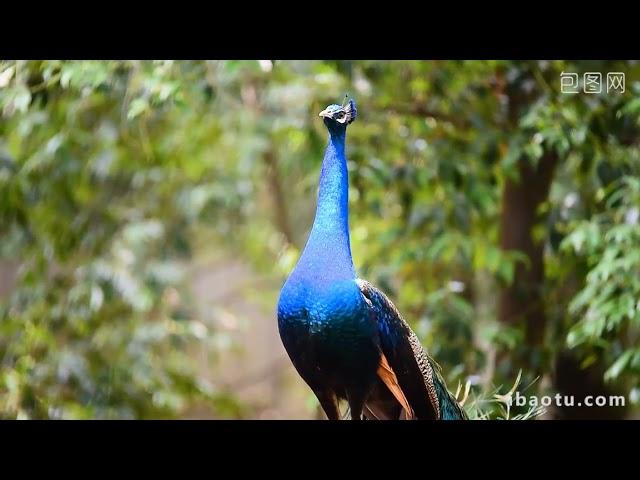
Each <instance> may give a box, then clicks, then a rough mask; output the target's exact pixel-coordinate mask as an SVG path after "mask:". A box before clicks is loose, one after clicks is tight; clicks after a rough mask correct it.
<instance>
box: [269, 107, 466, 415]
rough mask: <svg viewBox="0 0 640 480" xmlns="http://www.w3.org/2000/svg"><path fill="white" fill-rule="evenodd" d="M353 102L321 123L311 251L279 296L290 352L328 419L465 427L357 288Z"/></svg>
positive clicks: (409, 344)
mask: <svg viewBox="0 0 640 480" xmlns="http://www.w3.org/2000/svg"><path fill="white" fill-rule="evenodd" d="M356 114H357V111H356V106H355V103H354V101H353V100H349V101H348V102H347V103H346V104H345V105H330V106H328V107H327V108H326V109H325V110H323V111H322V112H321V113H320V116H321V117H322V118H323V121H324V124H325V126H326V127H327V129H328V132H329V141H328V144H327V148H326V150H325V155H324V159H323V162H322V171H321V174H320V187H319V193H318V203H317V207H316V215H315V219H314V222H313V227H312V229H311V232H310V234H309V238H308V240H307V243H306V245H305V248H304V250H303V252H302V255H301V256H300V259H299V260H298V263H297V264H296V266H295V268H294V269H293V271H292V272H291V274H290V275H289V277H288V279H287V281H286V282H285V284H284V286H283V287H282V290H281V292H280V299H279V301H278V328H279V331H280V337H281V339H282V342H283V345H284V347H285V350H286V351H287V353H288V354H289V357H290V359H291V361H292V363H293V365H294V367H295V368H296V370H297V371H298V373H299V374H300V376H301V377H302V378H303V379H304V380H305V382H306V383H307V384H308V385H309V387H310V388H311V389H312V390H313V392H314V393H315V395H316V397H317V398H318V400H319V402H320V404H321V406H322V408H323V410H324V411H325V413H326V415H327V417H328V418H329V419H331V420H338V419H339V418H340V411H339V408H338V401H339V400H341V399H344V400H346V401H347V402H348V403H349V408H350V411H351V418H353V419H361V418H362V416H363V415H364V417H365V418H369V419H401V418H408V419H414V418H415V419H463V418H466V415H465V413H464V411H463V410H462V408H461V407H460V405H459V404H458V403H457V401H456V399H455V398H454V397H453V396H452V395H451V394H450V393H449V392H448V390H447V387H446V384H445V382H444V380H443V378H442V376H441V375H440V373H439V371H438V367H437V365H436V364H435V362H434V361H433V360H432V359H431V358H430V357H429V356H428V355H427V354H426V352H425V351H424V349H423V348H422V346H421V345H420V342H419V341H418V338H417V337H416V335H415V333H414V332H413V331H412V330H411V328H410V327H409V325H408V324H407V323H406V322H405V320H404V319H403V318H402V316H401V315H400V313H399V312H398V310H397V309H396V307H395V306H394V305H393V303H392V302H391V301H390V300H389V299H388V298H387V297H386V295H385V294H384V293H382V292H381V291H380V290H379V289H377V288H376V287H374V286H373V285H371V284H370V283H368V282H366V281H364V280H361V279H358V278H357V276H356V272H355V269H354V266H353V259H352V256H351V244H350V237H349V206H348V188H349V178H348V172H347V159H346V154H345V142H346V131H347V126H348V125H349V124H350V123H351V122H353V120H355V118H356Z"/></svg>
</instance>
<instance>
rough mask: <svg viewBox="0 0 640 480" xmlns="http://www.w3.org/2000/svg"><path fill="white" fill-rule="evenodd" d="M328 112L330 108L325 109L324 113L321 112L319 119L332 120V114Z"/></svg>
mask: <svg viewBox="0 0 640 480" xmlns="http://www.w3.org/2000/svg"><path fill="white" fill-rule="evenodd" d="M327 110H329V109H328V108H325V109H324V110H323V111H321V112H320V113H319V114H318V116H319V117H328V118H331V113H329V112H328V111H327Z"/></svg>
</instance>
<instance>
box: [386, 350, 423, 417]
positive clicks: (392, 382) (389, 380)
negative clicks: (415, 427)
mask: <svg viewBox="0 0 640 480" xmlns="http://www.w3.org/2000/svg"><path fill="white" fill-rule="evenodd" d="M378 377H380V380H382V381H383V382H384V384H385V385H386V386H387V388H388V389H389V390H390V391H391V393H392V394H393V396H394V397H395V398H396V400H397V401H398V403H400V405H402V408H403V410H404V411H405V417H406V418H408V419H412V418H414V415H413V408H411V405H409V401H408V400H407V397H406V396H405V395H404V392H403V391H402V388H401V387H400V384H399V383H398V377H396V374H395V373H394V372H393V370H392V368H391V367H390V366H389V362H388V361H387V357H385V356H384V353H383V354H382V355H381V356H380V366H379V367H378Z"/></svg>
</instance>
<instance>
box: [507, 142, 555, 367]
mask: <svg viewBox="0 0 640 480" xmlns="http://www.w3.org/2000/svg"><path fill="white" fill-rule="evenodd" d="M557 162H558V157H557V155H556V153H555V152H548V153H546V154H544V155H543V156H542V157H541V158H540V160H539V162H538V163H537V165H535V166H534V165H533V162H531V161H530V160H529V159H527V158H524V157H523V158H521V159H520V161H519V163H518V174H519V178H518V179H515V180H514V179H509V180H508V181H507V182H506V185H505V187H504V190H503V194H502V212H501V217H500V246H501V248H502V249H503V250H504V251H508V250H517V251H520V252H522V253H524V254H525V255H526V256H527V258H528V260H529V262H528V263H529V264H528V265H525V264H524V263H523V262H518V264H517V265H516V268H515V272H514V277H513V282H512V283H511V285H509V286H506V287H504V288H503V289H502V292H501V294H500V301H499V319H500V321H501V322H503V323H505V324H509V325H524V328H525V342H526V345H527V347H529V349H531V348H540V346H541V345H542V341H543V338H544V332H545V326H546V322H547V319H546V314H545V309H544V304H543V297H542V285H543V283H544V255H543V254H544V239H539V240H536V239H534V238H533V229H534V227H535V226H536V225H537V224H538V223H539V222H541V221H542V220H543V218H542V216H541V215H539V213H538V209H539V207H540V205H541V204H542V203H543V202H544V201H545V200H546V199H547V196H548V194H549V189H550V186H551V182H552V180H553V173H554V170H555V167H556V164H557ZM527 357H529V355H527ZM531 363H532V362H530V361H525V365H524V366H526V367H528V368H533V369H534V370H535V371H537V372H540V371H541V367H542V366H541V365H539V364H538V365H535V363H538V362H533V363H534V364H531ZM532 373H533V372H532Z"/></svg>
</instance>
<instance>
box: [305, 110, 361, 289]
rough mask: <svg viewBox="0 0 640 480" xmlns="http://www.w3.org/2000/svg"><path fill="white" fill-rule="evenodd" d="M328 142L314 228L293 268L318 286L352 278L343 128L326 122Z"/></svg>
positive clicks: (347, 178)
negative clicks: (310, 278) (311, 279)
mask: <svg viewBox="0 0 640 480" xmlns="http://www.w3.org/2000/svg"><path fill="white" fill-rule="evenodd" d="M325 123H326V124H327V127H328V128H329V143H328V145H327V149H326V150H325V154H324V160H323V162H322V173H321V174H320V188H319V192H318V205H317V207H316V216H315V220H314V222H313V227H312V229H311V233H310V235H309V239H308V240H307V244H306V246H305V248H304V251H303V252H302V256H301V257H300V260H299V262H298V265H297V266H296V270H297V273H298V274H299V275H301V276H302V277H312V278H313V279H314V283H316V284H318V285H328V284H330V283H332V282H335V281H336V280H346V279H353V278H355V270H354V268H353V260H352V258H351V244H350V240H349V176H348V172H347V159H346V157H345V138H346V130H347V129H346V126H345V125H338V124H336V123H335V122H330V123H331V124H329V122H325Z"/></svg>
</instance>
